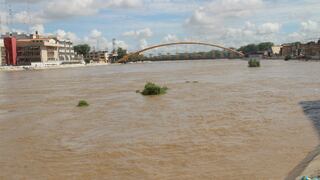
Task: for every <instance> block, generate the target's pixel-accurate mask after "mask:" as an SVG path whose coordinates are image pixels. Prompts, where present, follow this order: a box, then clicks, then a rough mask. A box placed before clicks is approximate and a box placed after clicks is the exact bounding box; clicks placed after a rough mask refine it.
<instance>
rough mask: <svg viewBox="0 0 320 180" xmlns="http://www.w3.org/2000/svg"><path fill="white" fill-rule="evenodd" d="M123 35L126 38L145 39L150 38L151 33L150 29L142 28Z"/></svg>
mask: <svg viewBox="0 0 320 180" xmlns="http://www.w3.org/2000/svg"><path fill="white" fill-rule="evenodd" d="M123 35H124V36H128V37H134V38H137V39H146V38H150V37H152V35H153V32H152V31H151V29H150V28H144V29H140V30H136V31H128V32H125V33H123Z"/></svg>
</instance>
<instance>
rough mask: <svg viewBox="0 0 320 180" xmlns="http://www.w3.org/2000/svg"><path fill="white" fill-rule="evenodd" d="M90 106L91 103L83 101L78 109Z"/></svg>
mask: <svg viewBox="0 0 320 180" xmlns="http://www.w3.org/2000/svg"><path fill="white" fill-rule="evenodd" d="M88 106H89V103H88V102H87V101H85V100H81V101H79V103H78V105H77V107H88Z"/></svg>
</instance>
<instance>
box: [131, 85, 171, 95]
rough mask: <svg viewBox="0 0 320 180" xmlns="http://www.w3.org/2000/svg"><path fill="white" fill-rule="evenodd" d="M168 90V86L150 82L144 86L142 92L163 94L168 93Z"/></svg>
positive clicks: (145, 93)
mask: <svg viewBox="0 0 320 180" xmlns="http://www.w3.org/2000/svg"><path fill="white" fill-rule="evenodd" d="M167 90H168V88H167V87H161V86H159V85H156V84H155V83H151V82H148V83H147V84H146V85H145V86H144V90H143V91H142V92H141V94H142V95H144V96H153V95H162V94H166V92H167ZM137 92H138V91H137Z"/></svg>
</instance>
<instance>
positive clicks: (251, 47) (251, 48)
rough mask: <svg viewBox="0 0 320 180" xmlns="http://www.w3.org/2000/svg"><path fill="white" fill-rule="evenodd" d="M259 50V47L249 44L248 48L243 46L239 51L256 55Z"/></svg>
mask: <svg viewBox="0 0 320 180" xmlns="http://www.w3.org/2000/svg"><path fill="white" fill-rule="evenodd" d="M258 50H259V48H258V46H257V45H255V44H248V45H246V46H242V47H241V48H240V49H239V51H242V52H243V53H245V54H250V53H255V52H257V51H258Z"/></svg>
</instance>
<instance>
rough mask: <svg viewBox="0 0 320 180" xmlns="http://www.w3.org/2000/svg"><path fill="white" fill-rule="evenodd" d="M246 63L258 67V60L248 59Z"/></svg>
mask: <svg viewBox="0 0 320 180" xmlns="http://www.w3.org/2000/svg"><path fill="white" fill-rule="evenodd" d="M248 63H249V67H260V61H258V60H256V59H250V60H249V62H248Z"/></svg>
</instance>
